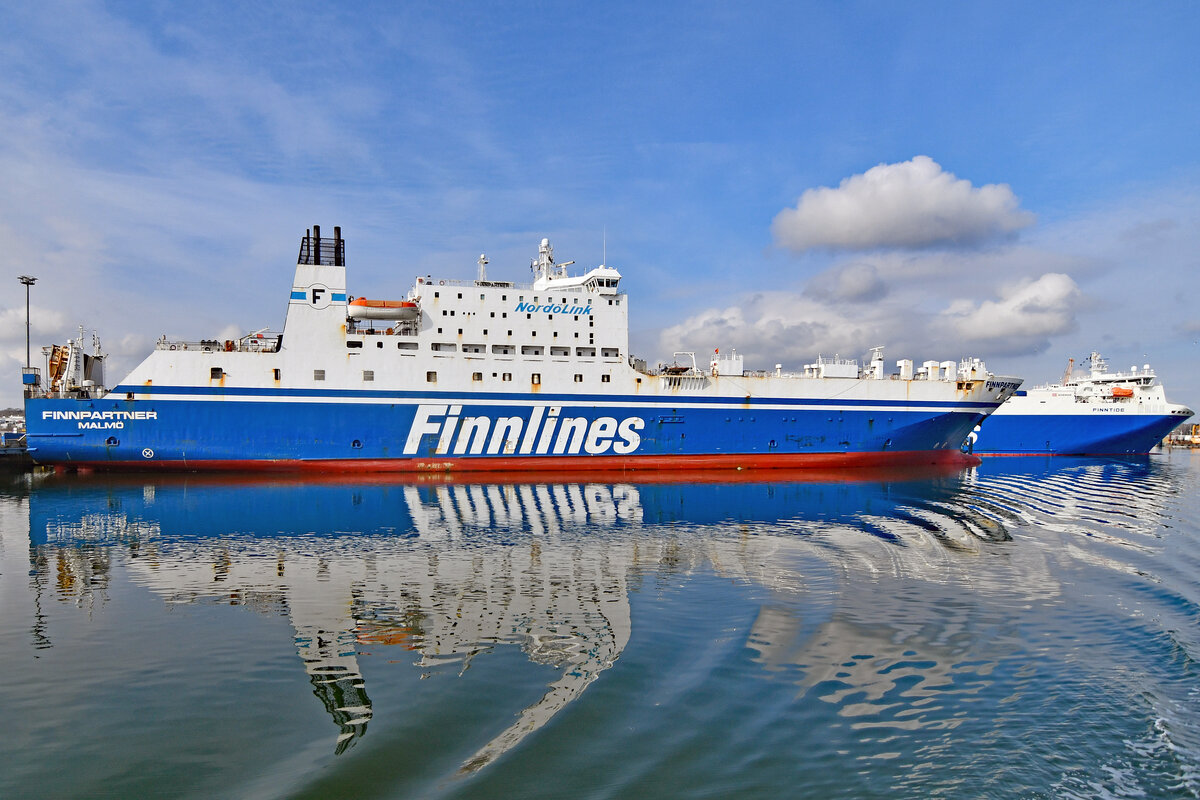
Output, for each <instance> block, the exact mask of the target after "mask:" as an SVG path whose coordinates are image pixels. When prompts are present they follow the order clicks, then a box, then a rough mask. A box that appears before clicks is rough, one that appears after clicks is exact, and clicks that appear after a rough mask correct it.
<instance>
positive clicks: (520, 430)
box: [404, 404, 646, 456]
mask: <svg viewBox="0 0 1200 800" xmlns="http://www.w3.org/2000/svg"><path fill="white" fill-rule="evenodd" d="M561 412H562V409H561V408H560V407H558V406H550V407H546V406H536V407H534V408H533V409H532V410H531V411H530V412H529V415H528V416H495V417H491V416H466V417H463V416H460V415H461V414H462V406H447V405H437V404H428V405H426V404H422V405H420V406H418V407H417V414H416V417H415V418H414V419H413V422H412V426H411V427H410V428H409V429H408V439H407V440H406V441H405V442H404V454H405V455H415V454H416V453H417V450H418V448H419V447H420V445H421V439H422V438H423V437H425V436H428V435H437V437H438V443H437V449H436V450H435V451H434V452H435V454H436V455H456V456H461V455H473V456H477V455H483V454H485V453H486V454H487V455H511V454H514V453H515V454H520V455H530V454H536V455H579V454H580V453H586V454H588V455H593V456H598V455H602V454H604V453H609V452H612V453H616V454H617V455H626V454H629V453H633V452H635V451H636V450H637V449H638V446H639V445H640V444H641V443H642V437H641V434H639V433H638V431H641V430H644V429H645V427H646V421H645V420H644V419H642V418H641V417H626V418H625V419H623V420H620V421H618V420H617V419H616V417H597V418H596V419H593V420H589V419H586V418H585V417H568V416H561Z"/></svg>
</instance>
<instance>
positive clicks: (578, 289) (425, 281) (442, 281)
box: [417, 275, 587, 296]
mask: <svg viewBox="0 0 1200 800" xmlns="http://www.w3.org/2000/svg"><path fill="white" fill-rule="evenodd" d="M417 283H419V284H421V285H422V286H433V287H434V288H438V287H442V286H452V287H455V288H463V287H466V288H471V287H479V286H484V287H488V286H490V287H493V288H496V287H499V288H504V289H515V290H517V291H526V292H532V291H539V292H546V293H547V295H548V296H549V295H553V294H558V293H559V292H565V293H567V294H585V293H586V292H587V289H585V288H584V287H582V286H555V287H553V288H543V289H536V290H535V289H534V287H533V284H532V283H516V282H514V281H490V280H489V281H480V280H470V281H468V280H460V279H457V278H433V277H430V276H429V275H426V276H425V277H423V278H417Z"/></svg>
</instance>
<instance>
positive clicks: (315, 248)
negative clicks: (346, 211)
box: [296, 225, 346, 267]
mask: <svg viewBox="0 0 1200 800" xmlns="http://www.w3.org/2000/svg"><path fill="white" fill-rule="evenodd" d="M333 230H334V237H333V238H332V239H330V238H329V237H322V236H321V226H320V225H316V226H314V227H313V230H312V233H311V234H308V235H305V236H303V237H301V239H300V255H299V256H297V257H296V263H297V264H311V265H315V266H322V267H344V266H346V240H345V239H343V238H342V229H341V228H338V227H335V228H334V229H333Z"/></svg>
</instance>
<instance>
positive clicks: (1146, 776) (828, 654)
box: [0, 451, 1200, 798]
mask: <svg viewBox="0 0 1200 800" xmlns="http://www.w3.org/2000/svg"><path fill="white" fill-rule="evenodd" d="M677 477H680V478H683V479H685V480H686V481H687V482H678V483H671V482H659V483H655V482H647V481H646V480H645V479H644V478H640V477H637V478H632V479H630V478H628V477H625V478H620V477H618V478H616V479H608V480H604V479H597V478H595V477H589V478H584V479H580V480H570V479H564V482H562V483H553V484H521V483H515V484H507V485H505V484H460V485H435V484H405V483H402V482H397V481H377V482H361V481H357V482H352V481H285V480H277V481H251V482H246V481H245V479H238V480H230V479H228V478H225V479H220V480H216V479H212V478H204V477H188V478H182V479H174V480H167V479H163V478H157V477H135V478H131V477H103V476H101V477H87V476H62V477H55V476H49V477H44V476H12V477H8V476H4V477H0V674H2V675H3V676H4V680H3V681H2V683H0V708H3V709H4V712H5V713H4V717H5V723H4V726H3V734H0V797H5V798H9V797H56V798H74V797H79V798H93V797H122V798H129V797H197V798H209V797H231V798H232V797H236V798H285V797H286V798H321V797H366V798H408V797H438V798H483V797H505V798H507V797H529V798H539V797H546V798H550V797H554V798H557V797H571V798H575V797H581V798H612V797H621V798H625V797H656V798H657V797H739V798H742V797H763V798H779V797H814V798H826V797H828V798H874V797H878V798H895V797H922V798H923V797H954V798H975V797H1004V798H1007V797H1031V798H1033V797H1054V798H1059V797H1062V798H1076V797H1088V798H1092V797H1095V798H1114V797H1149V798H1173V797H1197V796H1198V795H1200V670H1197V664H1196V661H1195V659H1196V658H1197V657H1200V624H1198V623H1200V547H1198V545H1200V491H1198V490H1200V454H1197V455H1195V456H1192V455H1190V454H1189V453H1186V452H1181V451H1176V452H1174V453H1170V454H1167V455H1162V456H1154V457H1151V458H1150V459H1148V460H1141V461H1103V460H1071V459H992V460H988V461H985V462H984V463H983V465H982V466H980V467H978V468H975V469H970V470H967V471H961V472H958V471H956V472H948V473H947V472H941V473H932V474H877V473H870V474H864V475H862V476H860V477H861V478H862V479H861V480H857V481H847V480H845V479H844V478H841V479H839V478H837V476H829V475H821V474H801V475H796V474H791V475H773V474H769V473H760V474H759V475H749V476H743V478H742V480H741V481H739V482H731V478H732V477H735V476H734V475H731V474H729V473H725V474H723V475H721V476H716V477H715V478H714V476H704V475H686V476H677ZM768 479H769V480H768Z"/></svg>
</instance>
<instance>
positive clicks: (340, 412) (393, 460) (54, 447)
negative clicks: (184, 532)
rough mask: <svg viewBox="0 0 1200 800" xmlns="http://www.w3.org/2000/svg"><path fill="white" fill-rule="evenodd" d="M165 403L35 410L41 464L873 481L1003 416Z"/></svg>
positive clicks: (451, 403) (540, 400)
mask: <svg viewBox="0 0 1200 800" xmlns="http://www.w3.org/2000/svg"><path fill="white" fill-rule="evenodd" d="M142 391H144V390H142ZM168 391H169V392H170V393H171V394H172V395H173V397H172V398H170V399H168V398H163V399H150V400H124V399H116V398H119V397H123V396H124V395H123V394H122V393H121V387H118V389H117V390H116V391H114V392H113V393H112V394H110V395H108V397H106V398H104V399H96V400H70V399H68V400H64V399H29V400H27V401H26V419H27V420H28V431H29V438H28V440H29V449H30V453H31V455H32V456H33V458H34V459H35V460H36V461H38V462H39V463H47V464H58V465H66V466H80V467H101V468H105V467H107V468H132V469H142V470H154V469H164V468H175V469H309V470H344V469H346V470H359V471H450V470H477V471H495V470H509V469H521V470H529V469H560V468H584V469H592V468H596V469H611V468H624V469H636V468H649V469H661V468H664V467H666V468H670V467H675V466H680V467H694V468H704V467H708V466H713V467H719V466H745V467H770V466H774V467H802V466H818V467H819V466H845V465H854V464H859V465H864V466H866V465H872V464H885V463H890V462H894V461H904V460H909V461H926V462H931V461H938V460H947V459H949V458H950V457H952V456H953V457H959V449H960V446H961V444H962V441H963V439H964V438H965V437H966V435H967V434H968V433H969V432H970V431H971V430H972V428H973V427H974V426H975V425H977V424H978V423H979V422H980V421H981V420H982V419H983V418H984V416H985V414H986V413H987V412H988V411H989V410H990V409H991V408H992V407H993V406H994V405H995V404H994V403H987V402H977V403H970V402H962V403H938V402H925V403H922V402H908V403H906V404H905V405H904V406H903V407H902V408H898V407H897V404H896V403H894V402H884V401H867V400H861V401H846V400H837V401H830V400H812V399H803V400H779V399H775V398H772V399H770V400H761V399H753V400H752V399H749V398H708V399H704V398H661V399H659V398H654V399H650V398H645V397H642V398H637V397H620V396H603V395H562V396H553V395H545V394H528V395H514V394H486V393H479V394H469V395H458V394H451V393H444V394H440V395H439V394H437V393H428V392H426V393H421V394H420V395H417V394H416V393H407V392H361V391H354V392H351V391H339V390H327V391H324V392H313V391H304V392H300V391H295V390H283V389H280V390H242V391H240V392H237V391H230V390H225V391H224V392H220V393H218V392H214V391H213V390H208V389H205V388H196V389H191V390H189V389H180V388H171V389H170V390H168ZM188 393H190V394H192V395H193V397H187V396H186V395H187V394H188ZM180 395H184V397H182V398H181V397H180ZM231 395H232V397H231ZM480 420H485V422H480ZM506 420H507V424H508V426H509V427H508V429H507V430H506V431H505V432H504V433H503V434H502V433H501V426H502V424H504V423H505V421H506ZM514 420H515V422H514ZM480 428H482V430H480ZM505 437H507V438H506V441H504V442H501V439H502V438H505Z"/></svg>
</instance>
